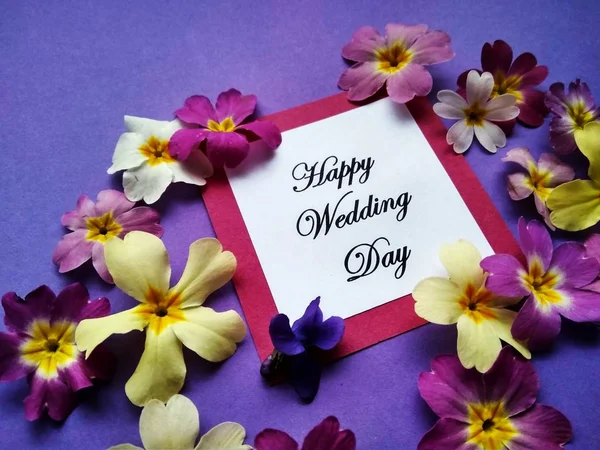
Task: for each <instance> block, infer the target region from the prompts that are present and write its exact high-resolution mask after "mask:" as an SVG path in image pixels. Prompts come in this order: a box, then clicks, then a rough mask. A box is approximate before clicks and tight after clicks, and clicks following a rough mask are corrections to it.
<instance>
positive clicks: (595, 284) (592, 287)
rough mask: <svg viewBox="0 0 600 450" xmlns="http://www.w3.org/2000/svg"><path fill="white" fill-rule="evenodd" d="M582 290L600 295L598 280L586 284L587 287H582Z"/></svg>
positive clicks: (599, 281)
mask: <svg viewBox="0 0 600 450" xmlns="http://www.w3.org/2000/svg"><path fill="white" fill-rule="evenodd" d="M582 289H585V290H588V291H592V292H597V293H599V294H600V280H596V281H594V282H593V283H591V284H588V285H587V286H585V287H583V288H582Z"/></svg>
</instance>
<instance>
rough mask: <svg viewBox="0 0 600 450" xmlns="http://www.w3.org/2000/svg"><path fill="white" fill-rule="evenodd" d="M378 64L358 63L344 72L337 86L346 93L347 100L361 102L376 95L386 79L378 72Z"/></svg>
mask: <svg viewBox="0 0 600 450" xmlns="http://www.w3.org/2000/svg"><path fill="white" fill-rule="evenodd" d="M378 67H379V63H378V62H359V63H356V64H354V65H353V66H352V67H349V68H348V69H346V70H345V71H344V73H343V74H342V76H341V77H340V79H339V81H338V86H339V88H340V89H342V90H344V91H348V100H350V101H362V100H365V99H367V98H369V97H371V96H373V95H375V94H376V93H377V91H378V90H379V89H381V87H382V86H383V85H384V84H385V81H386V80H387V79H388V74H387V73H385V72H380V71H379V70H378Z"/></svg>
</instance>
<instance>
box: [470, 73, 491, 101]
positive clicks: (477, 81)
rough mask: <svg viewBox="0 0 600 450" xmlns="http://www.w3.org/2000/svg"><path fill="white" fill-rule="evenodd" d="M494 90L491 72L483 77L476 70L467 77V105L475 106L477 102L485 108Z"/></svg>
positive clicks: (483, 74)
mask: <svg viewBox="0 0 600 450" xmlns="http://www.w3.org/2000/svg"><path fill="white" fill-rule="evenodd" d="M493 88H494V77H493V76H492V74H491V73H489V72H484V73H482V74H481V75H479V74H478V73H477V71H476V70H471V71H470V72H469V74H468V75H467V103H468V104H469V105H473V104H474V103H475V102H477V103H479V105H480V106H483V105H485V104H486V103H487V101H488V99H489V98H490V94H491V93H492V89H493Z"/></svg>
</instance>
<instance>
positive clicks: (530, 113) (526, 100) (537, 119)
mask: <svg viewBox="0 0 600 450" xmlns="http://www.w3.org/2000/svg"><path fill="white" fill-rule="evenodd" d="M520 93H521V97H522V100H521V101H520V102H518V103H517V106H518V107H519V116H518V119H519V120H520V121H521V122H523V123H524V124H525V125H529V126H530V127H539V126H540V125H542V124H543V123H544V117H545V116H546V115H547V114H548V108H546V105H545V104H544V93H543V92H542V91H538V90H536V89H521V90H520Z"/></svg>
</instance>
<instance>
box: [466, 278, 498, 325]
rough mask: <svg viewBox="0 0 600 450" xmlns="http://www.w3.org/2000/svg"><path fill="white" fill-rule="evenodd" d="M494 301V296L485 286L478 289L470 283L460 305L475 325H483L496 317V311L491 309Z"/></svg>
mask: <svg viewBox="0 0 600 450" xmlns="http://www.w3.org/2000/svg"><path fill="white" fill-rule="evenodd" d="M493 299H494V295H493V294H492V293H491V292H490V291H488V290H487V289H486V288H485V286H481V287H479V288H477V287H475V286H473V285H472V284H471V283H469V284H467V286H466V288H465V290H464V292H463V295H462V297H461V298H460V299H459V301H458V304H459V305H460V307H461V308H462V309H463V314H466V315H467V316H468V317H469V318H470V319H471V320H473V321H474V322H475V323H481V322H483V321H484V320H489V319H493V318H495V317H496V315H495V314H494V311H493V310H492V309H490V307H489V304H490V302H491V301H492V300H493Z"/></svg>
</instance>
